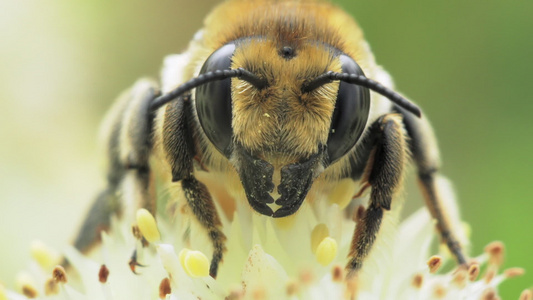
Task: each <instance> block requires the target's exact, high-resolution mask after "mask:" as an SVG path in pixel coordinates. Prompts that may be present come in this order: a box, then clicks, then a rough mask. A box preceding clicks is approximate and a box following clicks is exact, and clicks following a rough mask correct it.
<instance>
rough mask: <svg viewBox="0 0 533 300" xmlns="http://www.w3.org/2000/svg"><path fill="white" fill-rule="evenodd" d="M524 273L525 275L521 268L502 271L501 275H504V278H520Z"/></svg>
mask: <svg viewBox="0 0 533 300" xmlns="http://www.w3.org/2000/svg"><path fill="white" fill-rule="evenodd" d="M524 273H526V271H525V270H524V269H522V268H509V269H507V270H505V271H503V275H505V277H506V278H513V277H518V276H522V275H524Z"/></svg>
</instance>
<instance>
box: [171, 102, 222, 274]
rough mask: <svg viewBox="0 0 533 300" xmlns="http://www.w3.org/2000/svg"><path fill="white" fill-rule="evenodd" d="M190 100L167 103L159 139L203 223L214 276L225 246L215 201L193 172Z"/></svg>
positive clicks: (193, 210)
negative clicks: (209, 247)
mask: <svg viewBox="0 0 533 300" xmlns="http://www.w3.org/2000/svg"><path fill="white" fill-rule="evenodd" d="M191 115H192V110H191V101H190V99H189V98H188V97H180V98H178V99H177V100H176V101H174V102H171V103H169V104H168V105H167V108H166V110H165V121H164V123H163V128H162V129H163V132H162V142H163V148H164V149H165V152H166V159H167V161H168V162H169V164H170V166H171V170H172V181H174V182H178V181H181V188H182V190H183V193H184V194H185V199H187V204H188V205H189V207H190V208H191V211H192V213H193V214H194V216H195V217H196V219H197V220H198V221H199V222H200V225H202V226H203V227H204V229H205V230H206V231H207V234H208V235H209V238H210V239H211V242H212V243H213V258H212V260H211V266H210V268H209V275H211V277H213V278H215V277H216V275H217V271H218V265H219V264H220V262H221V261H222V256H223V254H224V251H225V250H226V247H225V241H226V236H225V235H224V233H223V232H222V223H221V221H220V218H219V216H218V212H217V210H216V207H215V203H214V202H213V199H212V198H211V195H210V193H209V191H208V190H207V187H206V186H205V185H204V184H203V183H201V182H200V181H198V180H197V179H196V178H195V177H194V174H193V163H192V161H193V157H194V154H195V148H194V141H193V138H192V131H191V128H192V126H191V123H192V120H191Z"/></svg>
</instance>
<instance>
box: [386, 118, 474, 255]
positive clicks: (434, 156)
mask: <svg viewBox="0 0 533 300" xmlns="http://www.w3.org/2000/svg"><path fill="white" fill-rule="evenodd" d="M395 109H396V111H398V112H400V113H401V114H402V115H403V121H404V124H405V129H406V130H407V134H408V136H409V137H410V141H409V148H410V151H411V153H412V156H413V159H414V161H415V163H416V166H417V168H418V180H419V183H420V188H421V190H422V193H423V195H424V199H425V202H426V205H427V207H428V209H429V211H430V213H431V216H432V217H433V218H434V219H435V220H436V221H437V223H436V226H437V229H438V231H439V233H440V236H441V241H442V242H443V243H445V244H446V245H447V246H448V248H449V249H450V252H451V253H452V254H453V255H454V256H455V259H456V260H457V262H458V263H459V264H460V265H466V257H465V255H464V253H463V249H462V248H461V244H460V243H459V241H458V240H457V236H456V233H455V232H454V230H453V227H452V222H451V219H450V217H449V216H448V212H447V211H446V207H445V205H444V204H443V201H444V197H445V196H444V195H443V191H446V190H447V189H448V187H447V186H445V185H446V184H445V183H443V181H440V180H437V178H438V177H439V170H440V155H439V149H438V146H437V140H436V138H435V135H434V133H433V130H432V128H431V125H430V124H429V122H428V121H427V119H426V118H424V117H422V118H417V117H415V116H413V115H412V114H410V113H409V112H406V111H405V110H404V109H402V108H399V107H396V108H395Z"/></svg>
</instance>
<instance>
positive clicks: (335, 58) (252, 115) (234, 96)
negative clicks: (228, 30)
mask: <svg viewBox="0 0 533 300" xmlns="http://www.w3.org/2000/svg"><path fill="white" fill-rule="evenodd" d="M227 68H231V69H239V68H242V69H245V70H248V71H249V72H251V73H252V74H254V75H255V76H257V77H258V78H260V80H261V81H262V82H263V83H262V84H260V85H258V84H254V83H253V82H249V81H246V80H240V79H237V78H235V79H232V80H230V79H225V80H222V81H218V82H212V83H208V84H206V85H203V86H200V87H199V88H198V90H197V93H196V108H197V112H198V117H199V121H200V123H201V125H202V128H203V131H204V133H205V134H206V136H207V137H208V138H209V140H210V141H211V143H212V144H213V145H214V146H215V147H216V148H217V149H218V151H220V152H221V153H222V154H224V155H225V156H226V157H227V158H229V159H230V161H231V162H232V163H233V165H234V166H235V168H236V169H237V171H238V173H239V175H240V178H241V181H242V182H243V186H244V189H245V191H246V194H247V197H248V200H249V201H250V204H252V207H254V208H256V210H258V211H259V212H261V213H263V214H267V215H272V214H273V212H272V210H271V209H270V208H269V207H268V206H267V205H266V204H268V203H273V202H274V200H275V198H274V197H278V196H280V195H281V196H280V197H279V198H278V199H277V200H276V201H275V202H276V204H278V205H282V204H285V205H288V206H289V207H290V210H287V212H285V213H281V212H280V213H279V215H276V213H274V216H284V215H287V214H288V213H289V212H290V213H294V212H295V211H296V210H297V208H298V206H299V205H300V204H301V203H302V202H303V200H304V198H305V196H306V194H307V191H308V190H309V188H310V187H311V185H312V183H313V180H314V179H315V178H316V177H317V176H318V175H319V174H320V172H321V171H322V170H324V169H325V168H326V167H327V166H328V165H329V164H330V163H331V162H332V161H335V160H337V159H339V158H340V157H342V156H343V155H345V154H346V153H347V152H348V151H349V150H350V149H351V148H352V147H353V146H354V145H355V143H356V142H357V140H358V138H359V137H360V136H361V134H362V132H363V130H364V128H365V125H366V121H367V118H368V113H369V107H370V97H369V92H368V89H366V88H364V87H360V86H354V85H349V84H345V83H339V82H330V83H326V84H323V85H320V86H319V87H318V88H315V89H312V90H308V91H307V90H305V88H304V86H305V84H306V83H308V82H309V81H311V80H312V79H314V78H316V77H318V76H319V75H321V74H323V73H324V72H326V71H335V72H340V71H345V72H351V73H354V74H363V73H362V71H361V69H360V68H359V66H358V65H357V63H355V61H354V60H353V59H351V58H349V57H348V56H347V55H345V54H343V53H342V52H341V51H340V50H338V49H336V48H334V47H332V46H331V45H327V44H323V43H317V42H316V41H307V40H300V39H294V40H280V39H269V38H268V37H251V38H246V39H241V40H238V41H233V42H230V43H228V44H226V45H224V46H222V47H221V48H219V49H218V50H216V51H215V52H214V53H213V54H212V55H211V56H210V57H209V58H208V59H207V60H206V62H205V63H204V66H203V67H202V70H201V71H200V73H201V74H205V73H207V72H212V71H216V70H224V69H227ZM346 112H349V113H346ZM330 146H331V147H330ZM328 149H331V150H328ZM258 164H262V165H263V166H264V168H258V167H257V165H258ZM275 172H280V173H281V175H280V176H278V178H281V179H280V180H278V181H277V182H276V183H274V182H273V180H272V178H273V177H276V175H274V173H275ZM253 175H259V176H258V177H257V176H253ZM256 177H257V178H256ZM254 178H255V179H254ZM257 179H259V182H257ZM302 179H303V180H302ZM296 180H297V181H301V182H303V183H304V184H303V185H301V186H299V187H298V188H296V189H295V190H293V191H288V185H294V182H295V181H296ZM276 187H277V189H275V188H276ZM273 191H277V194H276V193H274V194H272V192H273ZM284 191H285V192H284ZM282 206H283V205H282Z"/></svg>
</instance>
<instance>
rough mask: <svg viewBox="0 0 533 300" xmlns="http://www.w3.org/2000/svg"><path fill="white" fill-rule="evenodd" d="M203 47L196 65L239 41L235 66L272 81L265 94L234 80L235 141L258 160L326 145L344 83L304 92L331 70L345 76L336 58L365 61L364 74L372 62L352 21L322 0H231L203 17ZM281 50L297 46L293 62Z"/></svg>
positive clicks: (292, 157) (305, 152) (297, 156)
mask: <svg viewBox="0 0 533 300" xmlns="http://www.w3.org/2000/svg"><path fill="white" fill-rule="evenodd" d="M199 42H200V45H201V47H200V48H202V49H199V50H201V51H198V52H196V53H195V54H196V55H195V57H193V64H200V63H201V62H202V61H205V58H206V57H207V56H208V55H209V54H210V53H212V52H214V51H215V50H217V49H219V48H220V47H222V46H223V45H225V44H227V43H229V42H236V43H238V47H237V48H236V51H235V53H234V55H233V58H232V68H239V67H243V68H245V69H247V70H249V71H251V72H252V73H254V74H256V75H258V76H259V77H261V78H264V79H266V80H267V81H268V84H269V85H268V87H267V88H265V89H263V90H257V89H256V88H254V87H253V86H252V85H251V84H249V83H247V82H245V81H242V80H238V79H233V80H232V100H233V116H234V117H233V121H232V127H233V132H234V137H235V139H236V142H238V143H241V144H242V145H243V146H245V147H246V148H247V149H249V150H250V151H252V152H253V153H255V154H256V155H258V156H264V155H273V156H275V157H279V156H280V155H281V156H283V157H285V158H286V159H288V160H289V161H296V160H299V159H301V158H304V157H307V156H309V155H312V154H314V153H316V152H317V147H318V146H319V144H323V145H324V144H326V142H327V138H328V134H329V127H330V122H331V116H332V114H333V110H334V107H335V100H336V93H337V89H338V85H339V83H338V82H334V83H330V84H327V85H324V86H322V87H321V88H319V89H317V90H315V91H313V92H311V93H307V94H302V92H301V86H302V83H304V82H305V81H307V80H310V79H312V78H314V77H316V76H318V75H320V74H322V73H324V72H326V71H337V72H338V71H341V64H340V61H339V60H338V58H336V55H335V54H334V53H335V52H337V53H339V52H343V53H345V54H347V55H349V56H351V57H352V58H353V59H354V60H356V61H357V62H358V63H359V62H362V64H360V65H361V67H363V68H364V61H365V60H366V59H367V52H366V48H365V46H364V40H363V35H362V32H361V30H360V29H359V27H358V26H357V24H356V23H355V21H354V20H353V19H352V18H351V17H350V16H349V15H347V14H346V13H345V12H343V11H342V10H340V9H339V8H337V7H335V6H333V5H332V4H330V3H328V2H325V1H315V0H308V1H278V0H230V1H226V2H224V3H222V4H221V5H219V6H218V7H217V8H215V10H214V11H213V12H212V13H211V14H210V15H209V16H208V17H207V18H206V20H205V26H204V30H203V32H202V39H201V40H200V41H199ZM283 47H290V48H292V49H293V50H294V51H295V53H294V57H291V58H286V57H282V55H280V51H281V49H282V48H283ZM193 69H195V67H193V66H191V68H190V69H189V72H190V73H193V72H194V71H193ZM189 72H188V73H189ZM191 75H192V74H191ZM263 158H265V157H263Z"/></svg>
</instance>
